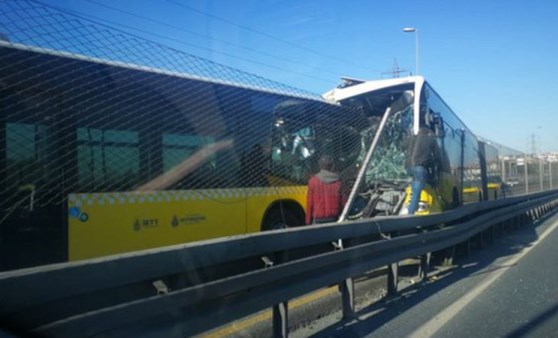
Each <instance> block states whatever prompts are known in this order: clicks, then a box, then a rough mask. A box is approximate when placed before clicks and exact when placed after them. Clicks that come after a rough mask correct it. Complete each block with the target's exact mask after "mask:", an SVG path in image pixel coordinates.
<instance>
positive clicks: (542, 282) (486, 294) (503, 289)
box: [292, 215, 558, 337]
mask: <svg viewBox="0 0 558 338" xmlns="http://www.w3.org/2000/svg"><path fill="white" fill-rule="evenodd" d="M556 227H558V216H557V215H551V216H548V217H546V218H545V219H543V220H541V221H539V222H537V223H535V224H534V225H530V226H526V227H524V228H522V229H521V230H519V231H516V232H513V233H511V234H507V235H505V236H503V237H500V238H499V239H498V240H497V241H496V242H495V243H493V244H492V245H490V246H489V247H487V248H485V249H482V250H477V251H474V252H473V254H472V255H471V256H470V257H469V258H468V259H466V260H462V261H460V262H459V265H458V266H457V267H455V268H453V269H449V270H446V271H441V272H439V273H438V275H437V276H436V277H435V278H432V280H431V281H430V282H428V283H426V284H424V285H412V286H408V287H406V288H405V289H404V290H402V292H401V294H400V296H399V297H397V298H393V299H388V300H385V301H382V302H375V303H373V304H369V305H367V306H365V307H363V308H361V309H358V312H357V316H356V317H355V319H353V320H349V321H339V315H338V314H337V315H330V316H328V317H325V318H322V319H321V320H319V321H316V322H314V323H312V324H311V325H309V326H307V327H306V328H302V329H300V330H298V331H297V332H293V334H292V336H294V337H299V336H305V337H306V336H313V337H405V336H412V337H510V336H511V337H521V336H529V337H558V230H554V229H555V228H556Z"/></svg>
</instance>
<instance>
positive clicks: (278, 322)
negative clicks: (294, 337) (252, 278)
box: [261, 256, 289, 338]
mask: <svg viewBox="0 0 558 338" xmlns="http://www.w3.org/2000/svg"><path fill="white" fill-rule="evenodd" d="M261 259H262V261H263V263H264V266H265V268H266V269H269V268H271V267H273V264H274V262H273V261H272V260H271V259H269V257H267V256H263V257H262V258H261ZM272 312H273V314H272V321H273V323H272V325H273V337H274V338H287V337H288V335H289V303H288V302H287V301H285V302H281V303H279V304H275V305H273V311H272Z"/></svg>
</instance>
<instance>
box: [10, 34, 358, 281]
mask: <svg viewBox="0 0 558 338" xmlns="http://www.w3.org/2000/svg"><path fill="white" fill-rule="evenodd" d="M0 58H1V59H2V60H3V64H4V65H9V66H4V67H0V80H1V84H2V87H1V88H0V90H1V91H2V96H1V104H0V109H1V110H2V112H1V119H2V120H1V121H0V159H1V162H0V166H1V167H0V173H1V174H2V175H1V176H0V181H1V184H2V202H1V203H2V210H3V211H4V213H3V217H2V219H0V232H1V235H2V236H1V240H2V244H1V250H2V262H1V269H2V270H9V269H13V268H19V267H26V266H34V265H41V264H47V263H53V262H61V261H66V260H79V259H86V258H92V257H99V256H104V255H110V254H117V253H122V252H129V251H135V250H141V249H148V248H156V247H160V246H166V245H173V244H181V243H185V242H191V241H198V240H202V239H208V238H216V237H222V236H229V235H236V234H243V233H247V232H255V231H260V230H262V229H263V230H266V229H270V228H277V227H284V226H298V225H302V224H304V216H305V206H306V184H307V182H308V178H309V177H310V176H311V175H312V174H314V173H315V172H317V161H318V159H319V157H320V156H322V155H324V154H326V153H327V154H328V155H332V156H334V157H335V159H336V162H337V165H338V168H339V169H340V170H342V171H343V172H347V173H351V172H354V168H355V167H356V166H357V162H358V155H359V153H360V148H361V139H360V132H361V130H362V129H363V128H364V127H365V122H366V121H365V119H364V118H363V115H362V114H361V111H360V110H358V109H352V108H350V107H349V108H344V107H341V106H339V105H337V104H331V103H327V102H324V101H323V100H322V99H321V98H319V97H311V96H305V95H301V94H297V93H294V94H293V93H286V92H281V91H272V90H263V89H260V88H256V87H251V86H246V85H241V84H236V83H224V82H222V81H216V80H208V79H200V78H196V77H192V76H190V75H185V74H182V73H172V72H168V71H162V70H158V69H146V68H145V67H138V66H135V65H126V64H121V63H118V64H115V63H112V62H110V61H105V60H98V59H90V58H87V57H84V56H80V55H70V54H67V53H59V52H56V51H49V50H44V49H40V50H39V49H35V48H33V47H29V46H21V45H14V44H9V43H2V45H1V46H0ZM345 177H347V180H350V175H349V176H345Z"/></svg>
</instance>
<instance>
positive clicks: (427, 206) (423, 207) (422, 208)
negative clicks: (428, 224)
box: [417, 202, 430, 212]
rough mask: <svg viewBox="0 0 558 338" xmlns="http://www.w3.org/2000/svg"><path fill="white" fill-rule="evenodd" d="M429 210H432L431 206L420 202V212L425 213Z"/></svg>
mask: <svg viewBox="0 0 558 338" xmlns="http://www.w3.org/2000/svg"><path fill="white" fill-rule="evenodd" d="M429 210H430V206H429V205H428V203H424V202H419V205H418V210H417V211H418V212H425V211H429Z"/></svg>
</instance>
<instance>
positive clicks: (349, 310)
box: [331, 240, 355, 319]
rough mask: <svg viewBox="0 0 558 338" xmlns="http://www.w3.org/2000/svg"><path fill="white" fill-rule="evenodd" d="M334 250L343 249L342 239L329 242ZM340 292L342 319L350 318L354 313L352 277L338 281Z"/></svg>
mask: <svg viewBox="0 0 558 338" xmlns="http://www.w3.org/2000/svg"><path fill="white" fill-rule="evenodd" d="M331 244H332V245H333V247H334V250H336V251H337V250H343V241H342V240H339V241H337V242H332V243H331ZM339 292H341V306H342V307H343V319H348V318H352V317H353V314H354V313H355V284H354V281H353V279H352V278H347V279H345V280H343V281H342V282H341V283H339Z"/></svg>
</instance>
